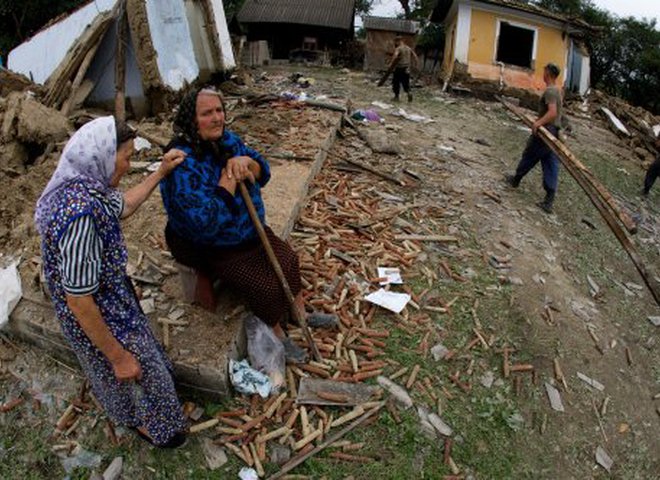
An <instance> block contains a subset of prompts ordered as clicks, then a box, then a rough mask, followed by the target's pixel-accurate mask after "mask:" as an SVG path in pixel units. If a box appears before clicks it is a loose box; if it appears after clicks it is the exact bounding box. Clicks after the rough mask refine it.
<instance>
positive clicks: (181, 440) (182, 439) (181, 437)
mask: <svg viewBox="0 0 660 480" xmlns="http://www.w3.org/2000/svg"><path fill="white" fill-rule="evenodd" d="M131 430H133V431H134V432H135V433H136V434H137V435H138V437H140V438H141V439H142V440H144V441H145V442H147V443H148V444H149V445H151V446H153V447H156V448H164V449H173V448H179V447H181V446H183V445H184V444H185V443H186V440H187V436H186V434H185V433H183V432H177V433H175V434H174V435H173V436H172V437H171V438H170V439H169V440H168V441H167V442H165V443H162V444H158V443H155V442H154V441H153V439H152V438H151V437H150V436H149V435H146V434H144V433H142V432H141V431H140V430H139V429H138V428H137V427H131Z"/></svg>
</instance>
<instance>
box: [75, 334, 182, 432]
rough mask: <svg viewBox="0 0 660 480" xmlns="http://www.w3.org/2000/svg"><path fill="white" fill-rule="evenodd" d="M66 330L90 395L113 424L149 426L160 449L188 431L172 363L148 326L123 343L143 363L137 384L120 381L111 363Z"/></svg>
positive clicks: (85, 340)
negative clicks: (90, 389) (177, 435)
mask: <svg viewBox="0 0 660 480" xmlns="http://www.w3.org/2000/svg"><path fill="white" fill-rule="evenodd" d="M63 331H64V334H65V336H66V337H67V340H69V343H70V344H71V346H72V347H73V349H74V351H75V353H76V356H77V357H78V361H79V362H80V366H81V367H82V369H83V371H84V372H85V375H86V376H87V378H88V379H89V382H90V386H91V388H92V392H94V395H95V396H96V398H97V399H98V400H99V402H100V403H101V405H103V408H104V409H105V411H106V413H107V415H108V417H109V418H110V419H112V421H113V422H115V423H116V424H119V425H123V426H126V427H145V428H146V430H147V432H149V435H150V436H151V438H153V440H154V442H155V443H156V444H164V443H166V442H167V441H169V440H170V439H171V438H172V437H173V436H174V435H175V434H177V433H179V432H184V431H186V430H187V428H188V425H187V422H186V419H185V418H184V416H183V411H182V409H181V404H180V403H179V399H178V397H177V393H176V390H175V388H174V380H173V379H172V367H171V363H170V361H169V359H168V358H167V356H166V355H165V352H163V349H162V348H161V346H160V344H159V343H158V341H157V340H156V338H155V337H154V335H153V333H152V332H151V330H150V329H149V327H148V326H144V327H143V328H140V329H136V330H133V331H131V332H128V333H127V334H125V335H124V336H123V337H122V338H120V339H119V342H120V343H121V344H122V346H123V347H124V348H125V349H126V350H128V351H129V352H131V353H132V354H133V355H135V357H136V358H137V360H138V362H139V363H140V367H141V368H142V379H141V380H140V382H139V384H137V383H135V382H120V381H118V380H117V378H116V377H115V375H114V372H113V369H112V365H110V362H109V361H108V360H107V358H106V357H105V356H104V355H103V354H102V353H101V352H100V351H99V350H98V349H97V348H96V347H94V346H93V345H92V344H91V342H90V341H89V339H88V338H87V337H86V336H85V334H84V333H83V332H82V330H81V329H79V330H76V331H71V330H69V329H63Z"/></svg>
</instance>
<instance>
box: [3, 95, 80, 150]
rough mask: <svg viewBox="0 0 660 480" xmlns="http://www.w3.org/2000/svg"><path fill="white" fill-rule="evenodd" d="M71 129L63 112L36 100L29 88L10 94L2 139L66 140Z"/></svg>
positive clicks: (42, 142)
mask: <svg viewBox="0 0 660 480" xmlns="http://www.w3.org/2000/svg"><path fill="white" fill-rule="evenodd" d="M71 131H72V126H71V125H70V123H69V120H68V119H67V118H66V117H65V116H64V115H62V114H61V113H60V112H59V111H57V110H53V109H52V108H48V107H46V106H45V105H43V104H42V103H40V102H38V101H37V100H35V98H34V95H32V94H30V93H29V92H26V93H21V92H14V93H12V94H10V95H9V97H8V99H7V109H6V111H5V116H4V120H3V124H2V138H3V139H4V140H5V141H12V140H18V141H20V142H22V143H37V144H41V145H46V144H48V143H54V142H60V141H64V140H66V139H67V138H68V136H69V133H70V132H71Z"/></svg>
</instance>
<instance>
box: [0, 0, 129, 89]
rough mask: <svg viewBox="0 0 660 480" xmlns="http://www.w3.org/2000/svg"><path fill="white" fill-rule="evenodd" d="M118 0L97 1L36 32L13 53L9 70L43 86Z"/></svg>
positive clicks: (9, 58)
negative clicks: (92, 25) (89, 29)
mask: <svg viewBox="0 0 660 480" xmlns="http://www.w3.org/2000/svg"><path fill="white" fill-rule="evenodd" d="M116 2H117V0H95V1H94V2H92V3H90V4H89V5H86V6H84V7H83V8H81V9H79V10H77V11H76V12H74V13H72V14H71V15H70V16H68V17H66V18H64V19H62V20H60V21H59V22H57V23H56V24H54V25H52V26H50V27H49V28H47V29H46V30H43V31H42V32H39V33H37V34H36V35H35V36H34V37H32V38H31V39H30V40H28V41H27V42H25V43H22V44H21V45H19V46H18V47H16V48H15V49H13V50H12V51H11V52H9V57H8V59H7V66H8V68H9V69H10V70H13V71H15V72H18V73H22V74H24V75H26V76H27V77H30V78H32V80H33V81H34V82H36V83H41V84H43V83H44V82H45V81H46V80H47V79H48V77H49V76H50V75H51V73H53V71H55V69H56V68H57V67H58V65H59V64H60V63H61V62H62V60H64V57H65V56H66V54H67V52H68V50H69V48H70V47H71V46H72V45H73V44H74V42H75V41H76V40H77V39H78V37H80V35H81V34H82V32H83V31H84V30H85V28H86V27H87V26H88V25H90V24H91V23H92V22H93V21H94V19H95V18H96V17H97V16H98V15H99V13H101V12H105V11H109V10H112V7H114V5H115V3H116Z"/></svg>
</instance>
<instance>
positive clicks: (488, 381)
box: [479, 370, 495, 388]
mask: <svg viewBox="0 0 660 480" xmlns="http://www.w3.org/2000/svg"><path fill="white" fill-rule="evenodd" d="M494 381H495V374H494V373H493V371H492V370H487V371H486V372H485V373H484V374H483V375H482V376H481V378H480V379H479V382H480V383H481V385H483V386H484V388H490V387H492V386H493V382H494Z"/></svg>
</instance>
